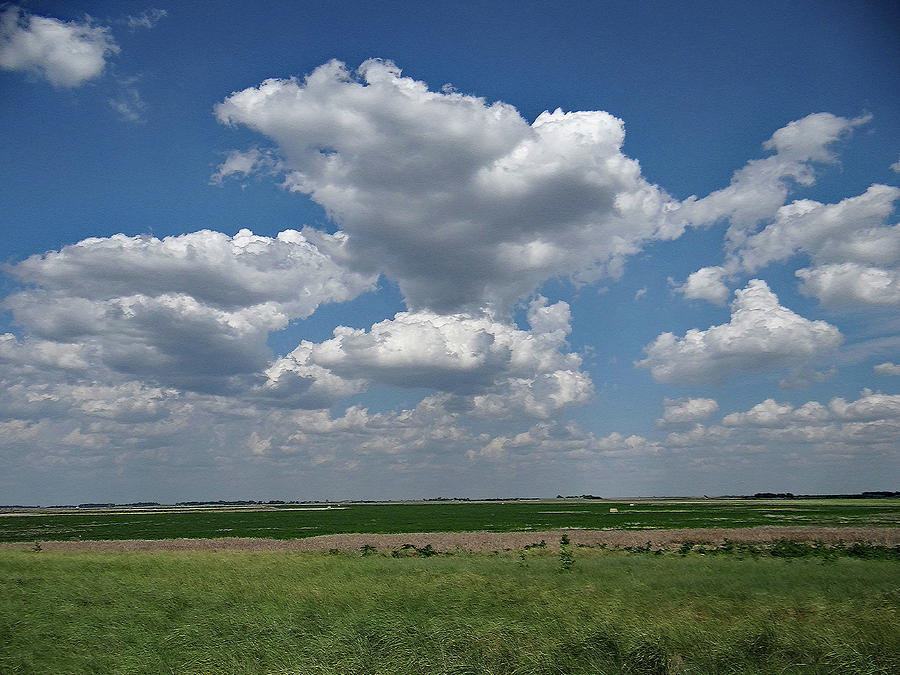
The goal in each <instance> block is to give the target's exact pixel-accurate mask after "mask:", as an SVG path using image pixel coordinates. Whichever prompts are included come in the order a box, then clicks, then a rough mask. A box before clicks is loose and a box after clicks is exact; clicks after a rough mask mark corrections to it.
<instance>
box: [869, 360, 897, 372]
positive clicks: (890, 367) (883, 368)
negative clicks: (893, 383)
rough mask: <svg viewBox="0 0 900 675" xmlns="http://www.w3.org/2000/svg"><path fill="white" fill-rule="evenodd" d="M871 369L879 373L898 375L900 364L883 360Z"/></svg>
mask: <svg viewBox="0 0 900 675" xmlns="http://www.w3.org/2000/svg"><path fill="white" fill-rule="evenodd" d="M873 370H874V371H875V372H876V373H878V374H879V375H900V365H898V364H896V363H891V362H890V361H885V362H884V363H879V364H878V365H877V366H874V367H873Z"/></svg>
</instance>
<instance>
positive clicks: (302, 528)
mask: <svg viewBox="0 0 900 675" xmlns="http://www.w3.org/2000/svg"><path fill="white" fill-rule="evenodd" d="M631 504H633V506H632V505H631ZM336 506H337V505H336ZM610 508H615V509H617V510H618V513H610ZM898 512H900V500H896V499H854V500H784V501H778V500H773V501H761V500H696V501H675V500H672V501H665V500H657V501H637V502H613V501H605V500H604V501H601V500H547V501H509V502H462V503H457V502H452V503H447V502H426V503H388V504H345V505H341V507H340V508H333V509H330V510H322V507H321V505H319V506H317V507H315V508H314V510H310V509H307V508H304V507H303V506H302V505H300V506H285V507H269V508H266V509H262V510H261V509H259V508H253V509H241V508H224V507H223V508H220V509H207V510H196V509H183V510H174V509H169V510H160V509H157V510H154V509H148V510H139V509H134V510H130V511H129V510H126V511H123V510H121V509H118V510H112V511H103V510H95V511H87V512H85V511H81V510H77V511H69V512H58V511H48V512H45V515H22V516H16V517H5V518H0V541H49V540H78V539H82V540H87V539H90V540H100V539H171V538H182V537H184V538H199V539H209V538H215V537H263V538H269V539H299V538H303V537H310V536H314V535H321V534H339V533H350V532H364V533H391V532H461V531H475V530H488V531H494V532H511V531H517V530H547V529H557V528H586V529H603V528H610V529H631V530H634V529H662V528H698V527H714V528H724V527H754V526H758V525H791V526H795V525H819V526H848V527H850V526H853V527H860V526H881V527H885V526H894V527H896V526H897V525H898V524H900V521H898Z"/></svg>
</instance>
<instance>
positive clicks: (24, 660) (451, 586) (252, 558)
mask: <svg viewBox="0 0 900 675" xmlns="http://www.w3.org/2000/svg"><path fill="white" fill-rule="evenodd" d="M561 562H562V559H561V558H560V556H558V555H555V554H554V553H553V550H552V549H550V550H549V551H547V552H536V551H530V552H527V553H525V552H523V553H508V554H500V555H493V556H492V555H467V554H458V555H454V556H433V557H428V558H403V557H401V558H392V557H388V556H382V555H368V556H364V557H360V555H359V554H349V553H348V554H338V555H328V554H289V553H274V552H265V553H207V552H204V553H183V552H180V553H163V554H160V553H155V554H147V553H56V552H50V551H41V552H25V551H0V672H2V673H58V674H62V673H235V674H237V673H385V674H387V673H391V674H393V673H453V674H454V675H456V674H462V673H497V674H499V673H621V672H625V673H703V674H709V673H767V674H770V673H869V674H871V673H895V672H900V629H898V605H900V586H898V578H900V576H898V572H900V564H898V563H897V562H896V561H892V560H864V559H855V558H837V559H831V560H824V561H823V560H818V559H813V558H798V559H777V558H771V557H761V558H758V559H753V558H736V557H732V556H727V557H718V556H700V555H696V554H691V555H688V556H687V557H681V556H678V555H677V554H666V555H635V554H629V553H623V552H615V553H613V552H597V551H589V552H582V551H577V552H576V553H575V558H574V564H573V565H572V566H571V569H570V570H569V571H568V572H565V571H561V568H562V565H561Z"/></svg>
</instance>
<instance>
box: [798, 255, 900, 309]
mask: <svg viewBox="0 0 900 675" xmlns="http://www.w3.org/2000/svg"><path fill="white" fill-rule="evenodd" d="M795 274H796V275H797V276H798V277H799V278H800V280H801V281H802V283H801V285H800V290H801V291H802V292H803V293H805V294H806V295H812V296H814V297H816V298H818V299H819V300H820V301H821V302H822V304H824V305H855V304H858V303H861V304H866V305H898V304H900V269H896V268H895V269H883V268H880V267H870V266H865V265H859V264H857V263H852V262H848V263H841V264H836V265H820V266H818V267H813V268H808V269H802V270H797V271H796V272H795Z"/></svg>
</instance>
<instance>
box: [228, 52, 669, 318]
mask: <svg viewBox="0 0 900 675" xmlns="http://www.w3.org/2000/svg"><path fill="white" fill-rule="evenodd" d="M215 112H216V116H217V117H218V119H219V120H220V121H221V122H223V123H225V124H229V125H244V126H247V127H249V128H251V129H253V130H255V131H257V132H259V133H261V134H263V135H265V136H267V137H268V138H269V139H271V140H272V141H274V143H275V144H276V146H277V148H278V153H279V166H280V168H281V170H282V171H283V172H284V173H285V179H284V186H285V187H286V188H288V189H290V190H294V191H298V192H302V193H304V194H307V195H309V197H310V198H311V199H312V200H313V201H315V202H317V203H318V204H320V205H322V206H323V207H324V208H325V209H326V211H327V212H328V214H329V216H330V217H331V218H332V219H333V220H334V221H335V222H336V223H338V224H339V225H340V227H341V228H342V229H343V230H344V231H346V232H347V233H348V235H349V237H350V240H349V242H350V245H349V250H350V251H351V252H352V253H353V254H354V255H355V257H356V261H357V264H359V265H367V266H368V267H369V269H372V270H373V271H383V272H384V273H385V274H387V275H388V276H389V277H390V278H392V279H395V280H396V281H397V282H398V284H399V286H400V289H401V291H402V292H403V294H404V297H405V299H406V302H407V305H408V306H409V308H410V309H411V310H415V311H419V310H429V311H434V312H437V313H440V314H454V313H459V312H467V313H473V312H479V311H482V310H484V309H491V310H493V311H499V312H501V313H506V312H509V311H510V310H511V308H512V307H513V306H514V304H515V302H516V301H518V300H519V299H520V298H523V297H527V296H528V295H530V294H531V293H532V292H533V291H534V289H535V288H536V287H537V286H538V285H540V284H541V283H542V282H543V281H544V280H546V279H548V278H551V277H555V276H564V277H571V278H573V279H574V280H575V281H576V282H579V283H582V282H590V281H593V280H595V279H598V278H601V277H603V276H612V277H616V276H618V275H620V274H621V272H622V268H623V265H624V261H625V259H626V258H627V257H628V256H630V255H633V254H635V253H636V252H638V251H640V250H641V247H642V245H643V244H644V243H645V242H648V241H652V240H656V239H669V238H674V237H677V236H679V235H680V233H681V231H682V228H681V226H680V225H678V224H675V223H673V222H672V220H671V219H670V217H669V212H670V211H671V210H672V209H673V208H674V202H673V201H672V200H671V198H670V197H668V195H666V194H665V192H663V191H662V190H660V189H659V188H658V187H656V186H654V185H651V184H650V183H648V182H647V181H646V180H645V179H644V178H643V177H642V176H641V172H640V167H639V165H638V163H637V162H636V161H634V160H632V159H630V158H628V157H626V156H625V155H623V154H622V152H621V147H622V143H623V141H624V127H623V123H622V121H621V120H619V119H617V118H615V117H613V116H612V115H610V114H608V113H605V112H599V111H582V112H571V113H564V112H562V111H560V110H557V111H555V112H553V113H550V112H544V113H542V114H541V115H539V116H538V118H537V119H536V120H535V121H534V122H533V123H532V124H530V125H529V124H528V123H527V122H526V121H525V120H524V119H523V118H522V117H521V116H520V115H519V114H518V112H516V110H515V109H514V108H512V107H511V106H509V105H506V104H504V103H488V102H486V101H485V100H484V99H481V98H477V97H474V96H466V95H463V94H459V93H455V92H449V93H441V92H433V91H429V90H428V88H427V86H426V85H425V84H424V83H422V82H419V81H416V80H413V79H411V78H408V77H402V76H401V73H400V69H399V68H397V66H395V65H394V64H393V63H391V62H389V61H379V60H369V61H366V62H365V63H363V64H362V65H361V66H360V67H359V69H357V71H356V72H355V73H351V72H350V71H348V70H347V68H346V67H345V66H344V64H342V63H340V62H337V61H332V62H329V63H327V64H325V65H323V66H320V67H319V68H317V69H316V70H314V71H313V72H312V73H311V74H310V75H308V76H307V77H306V78H305V79H304V80H303V81H302V82H301V81H298V80H296V79H290V80H278V79H270V80H266V81H265V82H263V83H262V84H261V85H259V86H258V87H253V88H249V89H245V90H243V91H240V92H236V93H234V94H232V95H231V96H229V97H228V98H227V99H225V100H224V101H223V102H222V103H220V104H218V105H217V106H216V108H215ZM239 157H240V156H239V155H235V156H234V160H233V161H232V165H231V167H226V168H223V167H220V169H219V170H218V171H217V172H216V174H214V175H213V179H212V180H213V182H216V181H218V180H221V179H222V178H224V177H225V176H226V175H227V174H228V173H229V172H232V173H244V171H243V170H244V169H246V170H247V171H250V170H252V169H253V168H254V167H253V163H252V162H249V163H247V162H245V163H244V164H242V166H241V167H240V168H238V167H237V165H236V162H237V159H238V158H239ZM226 163H227V161H226ZM232 169H235V171H232Z"/></svg>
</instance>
